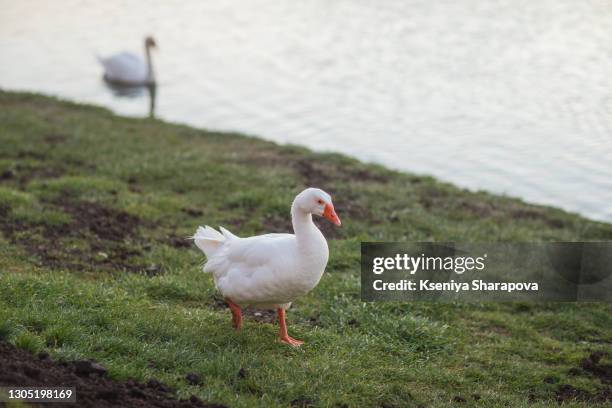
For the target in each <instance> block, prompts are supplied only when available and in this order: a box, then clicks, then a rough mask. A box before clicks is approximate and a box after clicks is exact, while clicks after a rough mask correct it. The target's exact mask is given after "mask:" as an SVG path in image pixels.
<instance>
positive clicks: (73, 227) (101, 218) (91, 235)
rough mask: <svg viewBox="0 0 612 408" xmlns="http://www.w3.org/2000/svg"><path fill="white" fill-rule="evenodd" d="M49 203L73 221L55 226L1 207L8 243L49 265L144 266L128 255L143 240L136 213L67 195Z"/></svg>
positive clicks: (1, 223) (133, 268)
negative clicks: (17, 216) (14, 217)
mask: <svg viewBox="0 0 612 408" xmlns="http://www.w3.org/2000/svg"><path fill="white" fill-rule="evenodd" d="M52 204H53V208H54V209H55V210H58V209H59V210H62V211H63V212H65V213H67V214H69V215H70V216H71V217H72V221H71V222H69V223H67V224H60V225H52V224H46V223H36V224H34V223H27V222H24V221H18V220H10V219H9V217H7V216H6V215H8V210H7V209H4V210H3V211H4V216H0V230H1V231H2V232H3V233H4V235H5V236H6V237H7V238H8V239H9V240H10V241H11V242H12V243H14V244H17V245H19V246H20V247H22V248H23V249H25V250H26V252H27V253H28V254H31V255H33V256H36V257H37V258H38V259H39V260H40V263H41V264H42V265H43V266H45V267H49V268H51V269H69V270H75V271H83V270H127V271H140V270H142V269H144V268H145V266H143V265H141V264H139V263H138V262H134V261H133V259H132V258H133V257H135V256H138V255H140V254H141V251H140V249H138V245H139V244H142V243H143V240H142V238H141V237H140V236H139V235H138V233H137V230H138V227H139V226H141V225H142V224H143V222H142V221H141V220H140V219H139V218H138V217H136V216H134V215H131V214H128V213H126V212H124V211H120V210H116V209H113V208H108V207H104V206H102V205H100V204H97V203H91V202H85V201H75V200H72V199H71V198H70V197H69V196H64V197H62V198H60V199H59V200H57V201H54V202H53V203H52ZM1 212H2V209H0V213H1ZM0 215H2V214H0ZM70 242H73V243H74V242H78V243H79V244H80V245H83V246H76V245H74V244H71V243H70Z"/></svg>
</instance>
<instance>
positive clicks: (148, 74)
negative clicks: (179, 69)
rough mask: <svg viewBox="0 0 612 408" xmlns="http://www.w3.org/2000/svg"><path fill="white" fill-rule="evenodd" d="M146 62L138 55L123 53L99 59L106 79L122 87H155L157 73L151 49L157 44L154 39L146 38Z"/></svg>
mask: <svg viewBox="0 0 612 408" xmlns="http://www.w3.org/2000/svg"><path fill="white" fill-rule="evenodd" d="M144 44H145V60H143V59H142V58H141V57H139V56H138V55H136V54H133V53H130V52H122V53H119V54H115V55H112V56H110V57H108V58H100V57H98V61H100V64H102V66H103V67H104V79H106V80H107V81H109V82H112V83H117V84H121V85H135V86H144V85H154V84H155V72H154V71H153V63H152V62H151V48H156V47H157V44H156V43H155V40H154V39H153V37H147V38H145V42H144Z"/></svg>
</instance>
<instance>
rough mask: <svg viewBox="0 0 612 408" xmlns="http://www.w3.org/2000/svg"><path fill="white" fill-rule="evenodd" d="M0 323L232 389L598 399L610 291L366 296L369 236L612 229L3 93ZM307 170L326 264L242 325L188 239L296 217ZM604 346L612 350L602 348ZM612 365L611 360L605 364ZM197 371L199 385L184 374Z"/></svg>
mask: <svg viewBox="0 0 612 408" xmlns="http://www.w3.org/2000/svg"><path fill="white" fill-rule="evenodd" d="M0 143H1V145H2V149H1V150H0V232H1V235H0V242H1V245H0V270H2V272H3V273H2V274H1V275H0V322H2V323H0V340H2V339H4V340H8V341H9V342H11V343H14V344H16V345H17V346H19V347H21V348H25V349H27V350H30V351H32V352H39V351H41V350H43V349H44V350H47V351H49V352H50V353H51V355H52V356H53V357H54V358H64V359H68V360H75V359H83V358H95V359H96V360H97V361H99V362H100V363H102V364H103V365H104V366H105V367H107V368H108V371H109V375H110V376H111V378H114V379H119V380H122V379H127V378H135V379H137V380H138V381H142V382H146V381H148V380H149V379H151V378H154V379H156V380H159V381H162V382H163V383H165V384H167V385H169V386H171V387H173V388H175V389H176V390H177V394H176V395H177V396H179V397H182V398H188V397H189V396H190V395H191V394H194V395H196V396H198V397H199V398H201V399H202V400H204V401H210V402H218V403H223V404H226V405H228V406H231V407H252V406H262V407H263V406H270V405H281V406H287V405H294V406H308V405H315V406H398V407H400V406H419V405H423V406H446V405H448V404H451V403H457V404H459V403H462V402H467V403H469V404H472V405H483V406H492V405H493V406H494V405H504V404H509V405H511V406H521V405H528V404H535V406H538V405H539V406H547V405H556V404H557V401H562V400H563V401H564V400H570V399H571V400H573V401H574V402H575V404H576V405H578V406H581V405H584V406H586V405H589V404H593V403H603V402H604V401H605V400H606V399H609V398H610V385H609V377H607V379H606V378H604V377H600V376H598V375H596V374H594V373H593V372H591V371H589V370H588V369H587V368H585V367H583V366H582V365H583V362H584V360H585V359H588V358H589V356H591V354H592V353H594V352H603V353H605V352H610V351H612V350H611V346H610V344H611V343H612V329H611V328H612V318H611V317H610V316H612V313H611V312H612V308H611V307H610V306H609V305H606V304H516V303H504V304H493V303H487V304H475V305H467V304H456V305H453V304H431V303H411V304H397V303H388V304H365V303H362V302H361V301H360V300H359V243H360V241H368V240H369V241H402V240H420V241H425V240H435V241H511V240H516V241H553V240H565V241H572V240H611V239H612V225H610V224H606V223H600V222H594V221H590V220H587V219H585V218H582V217H580V216H577V215H574V214H569V213H566V212H564V211H561V210H558V209H554V208H550V207H543V206H534V205H529V204H526V203H524V202H522V201H520V200H517V199H511V198H506V197H500V196H494V195H491V194H487V193H472V192H468V191H465V190H461V189H458V188H456V187H454V186H452V185H449V184H445V183H441V182H438V181H436V180H434V179H433V178H429V177H420V176H413V175H410V174H403V173H399V172H395V171H391V170H387V169H385V168H383V167H380V166H374V165H366V164H363V163H361V162H359V161H357V160H354V159H351V158H348V157H346V156H342V155H338V154H331V153H330V154H321V153H313V152H311V151H309V150H307V149H304V148H301V147H295V146H278V145H276V144H273V143H270V142H265V141H262V140H259V139H255V138H249V137H245V136H241V135H236V134H227V133H218V132H210V131H204V130H199V129H194V128H190V127H187V126H181V125H175V124H170V123H165V122H162V121H158V120H149V119H133V118H124V117H119V116H115V115H113V114H112V113H111V112H109V111H108V110H105V109H102V108H97V107H92V106H85V105H78V104H73V103H69V102H63V101H58V100H56V99H53V98H48V97H44V96H39V95H33V94H23V93H8V92H1V93H0ZM304 186H316V187H320V188H323V189H325V190H326V191H328V192H329V193H331V194H332V196H333V198H334V203H335V205H336V210H337V212H338V215H339V216H340V217H341V219H342V222H343V225H342V228H333V227H331V226H329V224H327V223H324V222H323V223H321V224H320V225H321V226H322V229H323V232H324V234H325V235H326V236H327V237H328V239H329V242H330V252H331V256H330V262H329V265H328V269H327V273H326V274H325V276H324V278H323V279H322V281H321V284H320V285H319V286H318V287H317V288H316V289H315V290H314V291H313V292H312V293H311V294H309V295H308V296H306V297H304V298H303V299H300V300H298V302H296V303H295V305H294V307H293V308H292V309H291V310H290V312H289V313H288V321H289V324H290V328H291V330H292V331H293V333H295V337H298V338H301V339H304V340H305V341H306V345H305V347H303V348H300V349H290V348H288V347H286V346H284V345H282V344H278V343H274V342H273V341H272V339H273V338H274V336H275V333H276V330H277V329H276V327H275V326H273V325H271V324H269V323H270V322H271V321H272V319H273V316H272V315H270V314H268V313H259V314H256V313H254V312H251V313H250V314H249V316H248V318H247V322H246V325H245V328H244V330H243V331H241V332H239V333H236V332H234V331H232V330H230V325H229V311H228V310H226V309H225V306H224V305H223V302H222V301H221V300H220V299H219V297H218V296H217V295H216V294H215V291H214V288H213V285H212V282H211V280H210V277H209V276H207V275H204V274H202V273H201V271H200V268H199V266H200V264H201V262H202V261H203V259H202V256H201V253H200V252H199V251H198V250H196V249H195V247H194V246H193V245H192V244H191V243H190V242H188V241H186V240H185V239H184V237H186V236H188V235H191V234H193V231H194V229H195V227H197V226H198V225H203V224H209V225H212V226H217V225H223V226H226V227H227V228H228V229H230V230H231V231H232V232H234V233H236V234H238V235H242V236H246V235H251V234H255V233H262V232H287V231H290V229H291V223H290V219H289V215H288V209H289V205H290V203H291V200H292V199H293V196H294V195H295V193H296V192H298V191H299V190H300V189H301V188H303V187H304ZM602 356H603V357H601V360H598V362H597V364H601V365H602V366H606V364H607V367H608V368H609V363H610V360H609V356H608V357H606V356H605V355H604V354H602ZM608 372H609V369H608ZM189 373H192V374H193V373H195V374H197V375H198V376H199V377H200V381H198V385H194V384H192V383H190V382H189V381H188V380H186V375H187V374H189Z"/></svg>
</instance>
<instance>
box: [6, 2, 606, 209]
mask: <svg viewBox="0 0 612 408" xmlns="http://www.w3.org/2000/svg"><path fill="white" fill-rule="evenodd" d="M171 3H172V2H167V1H139V2H138V1H99V0H95V1H82V0H53V1H46V0H39V1H33V0H19V1H14V0H10V1H9V0H0V87H2V88H4V89H15V90H30V91H36V92H43V93H48V94H53V95H59V96H61V97H65V98H69V99H74V100H77V101H83V102H91V103H96V104H101V105H104V106H107V107H109V108H111V109H112V110H114V111H116V112H118V113H121V114H126V115H135V116H142V115H147V114H148V110H149V101H148V94H147V93H146V92H143V93H141V94H137V95H131V96H125V95H118V94H117V92H114V91H113V90H111V89H109V88H108V87H107V86H106V85H105V84H104V82H103V81H102V80H101V69H100V67H99V66H98V64H97V61H96V58H95V55H96V54H98V55H108V54H112V53H114V52H117V51H122V50H131V51H135V52H139V53H142V48H143V46H142V38H143V37H144V36H145V35H146V34H152V35H153V36H154V37H155V38H156V40H157V43H158V45H159V50H158V51H157V52H155V53H154V55H153V58H154V65H155V70H156V72H157V77H158V81H159V87H158V89H157V93H156V95H157V101H156V115H157V116H158V117H161V118H163V119H167V120H170V121H176V122H183V123H188V124H191V125H194V126H198V127H206V128H211V129H220V130H233V131H240V132H243V133H247V134H251V135H257V136H259V137H262V138H266V139H270V140H274V141H277V142H280V143H293V144H300V145H306V146H309V147H311V148H313V149H316V150H330V151H340V152H344V153H347V154H350V155H353V156H356V157H358V158H360V159H364V160H367V161H373V162H377V163H382V164H384V165H386V166H389V167H393V168H396V169H400V170H406V171H410V172H415V173H421V174H430V175H434V176H436V177H438V178H440V179H442V180H445V181H449V182H453V183H456V184H458V185H460V186H463V187H467V188H469V189H473V190H480V189H482V190H487V191H491V192H495V193H504V194H507V195H511V196H517V197H521V198H523V199H525V200H526V201H530V202H535V203H543V204H550V205H554V206H558V207H562V208H565V209H567V210H570V211H575V212H579V213H581V214H584V215H586V216H588V217H591V218H595V219H600V220H607V221H612V1H597V0H584V1H578V0H537V1H534V0H529V1H523V0H498V1H482V0H478V1H476V0H473V1H472V0H464V1H437V2H431V1H407V0H385V1H380V2H379V1H365V0H351V1H348V0H334V1H329V0H309V1H302V2H296V1H288V0H287V1H281V0H253V1H251V0H250V1H239V0H219V1H199V0H184V1H182V2H179V3H172V4H171Z"/></svg>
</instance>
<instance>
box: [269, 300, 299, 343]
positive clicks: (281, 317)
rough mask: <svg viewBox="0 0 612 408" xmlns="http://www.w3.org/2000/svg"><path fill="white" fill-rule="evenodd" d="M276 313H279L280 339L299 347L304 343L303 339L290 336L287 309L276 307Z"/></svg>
mask: <svg viewBox="0 0 612 408" xmlns="http://www.w3.org/2000/svg"><path fill="white" fill-rule="evenodd" d="M276 313H277V314H278V324H279V325H280V331H279V333H278V336H279V340H280V341H281V342H283V343H287V344H289V345H291V346H293V347H299V346H301V345H302V344H304V342H303V341H301V340H296V339H294V338H293V337H290V336H289V334H288V333H287V322H285V309H280V308H279V309H276Z"/></svg>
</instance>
